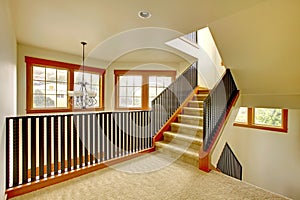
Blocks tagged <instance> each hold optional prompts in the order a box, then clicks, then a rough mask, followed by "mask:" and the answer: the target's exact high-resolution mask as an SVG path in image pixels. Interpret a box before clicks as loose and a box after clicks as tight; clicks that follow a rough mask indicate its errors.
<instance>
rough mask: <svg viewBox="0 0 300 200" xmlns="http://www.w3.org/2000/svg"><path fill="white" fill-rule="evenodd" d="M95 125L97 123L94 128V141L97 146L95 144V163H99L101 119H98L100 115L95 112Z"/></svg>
mask: <svg viewBox="0 0 300 200" xmlns="http://www.w3.org/2000/svg"><path fill="white" fill-rule="evenodd" d="M93 116H94V118H93V120H94V125H95V130H94V139H95V140H94V141H95V146H94V156H95V163H98V160H99V154H98V153H99V137H98V136H99V128H98V127H99V126H98V125H99V121H98V115H97V114H94V115H93Z"/></svg>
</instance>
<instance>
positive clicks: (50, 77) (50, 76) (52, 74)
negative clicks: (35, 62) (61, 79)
mask: <svg viewBox="0 0 300 200" xmlns="http://www.w3.org/2000/svg"><path fill="white" fill-rule="evenodd" d="M46 81H56V69H53V68H46Z"/></svg>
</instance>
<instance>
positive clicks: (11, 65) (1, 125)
mask: <svg viewBox="0 0 300 200" xmlns="http://www.w3.org/2000/svg"><path fill="white" fill-rule="evenodd" d="M0 5H1V6H0V27H1V31H0V32H1V34H0V43H1V48H0V71H1V73H0V85H1V88H0V96H1V97H2V98H1V100H0V102H1V103H0V200H1V199H4V192H5V174H6V173H5V163H6V162H5V160H4V158H5V152H6V150H5V138H6V136H5V132H6V131H5V117H6V116H12V115H15V114H16V99H17V97H16V94H17V93H16V68H17V67H16V53H17V48H16V46H17V44H16V37H15V34H14V30H13V27H12V22H11V18H10V13H9V12H10V11H9V6H8V0H0Z"/></svg>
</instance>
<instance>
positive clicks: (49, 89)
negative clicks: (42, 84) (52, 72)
mask: <svg viewBox="0 0 300 200" xmlns="http://www.w3.org/2000/svg"><path fill="white" fill-rule="evenodd" d="M46 94H56V83H52V82H46Z"/></svg>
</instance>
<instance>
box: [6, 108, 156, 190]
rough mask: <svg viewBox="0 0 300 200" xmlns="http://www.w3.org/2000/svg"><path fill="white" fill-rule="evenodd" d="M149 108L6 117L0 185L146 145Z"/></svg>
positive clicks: (56, 172) (49, 174)
mask: <svg viewBox="0 0 300 200" xmlns="http://www.w3.org/2000/svg"><path fill="white" fill-rule="evenodd" d="M150 117H151V115H150V111H133V112H101V113H87V114H79V113H78V114H77V113H76V114H65V115H63V114H62V115H45V116H43V115H36V116H21V117H7V118H6V188H7V189H9V188H12V187H16V186H20V185H23V184H27V183H30V182H34V181H36V180H43V179H47V178H48V177H53V176H55V175H59V174H64V173H68V172H71V171H73V170H76V169H80V168H86V167H89V166H92V165H95V164H97V163H102V162H105V161H108V160H112V159H115V158H120V157H124V156H128V155H130V154H134V153H137V152H139V151H141V150H145V149H147V148H150V147H152V137H153V134H152V132H151V129H150V128H151V127H150V121H151V119H150Z"/></svg>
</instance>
